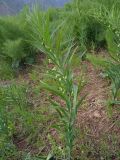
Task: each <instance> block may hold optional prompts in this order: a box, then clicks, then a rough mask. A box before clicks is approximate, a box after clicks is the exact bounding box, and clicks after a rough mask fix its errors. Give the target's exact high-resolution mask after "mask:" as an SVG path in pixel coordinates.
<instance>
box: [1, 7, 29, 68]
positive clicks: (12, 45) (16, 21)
mask: <svg viewBox="0 0 120 160" xmlns="http://www.w3.org/2000/svg"><path fill="white" fill-rule="evenodd" d="M27 12H28V10H27V9H24V10H23V11H22V13H20V14H19V15H16V16H8V17H0V57H1V58H3V57H4V59H6V61H7V62H8V63H9V64H11V66H12V68H18V67H19V65H20V63H21V62H24V61H25V59H26V57H29V56H30V55H31V52H32V48H31V46H30V45H29V43H28V42H27V39H28V38H27V36H28V34H27V24H26V15H27Z"/></svg>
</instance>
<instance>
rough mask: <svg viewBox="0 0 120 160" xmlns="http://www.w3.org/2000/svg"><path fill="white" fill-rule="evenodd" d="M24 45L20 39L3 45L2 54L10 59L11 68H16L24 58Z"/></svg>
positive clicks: (8, 41)
mask: <svg viewBox="0 0 120 160" xmlns="http://www.w3.org/2000/svg"><path fill="white" fill-rule="evenodd" d="M23 46H24V44H23V41H22V39H17V40H14V41H12V40H7V41H5V43H4V44H3V53H4V55H5V56H7V57H9V58H11V60H12V66H13V68H18V66H19V63H20V61H21V59H23V58H24V57H25V51H24V47H23Z"/></svg>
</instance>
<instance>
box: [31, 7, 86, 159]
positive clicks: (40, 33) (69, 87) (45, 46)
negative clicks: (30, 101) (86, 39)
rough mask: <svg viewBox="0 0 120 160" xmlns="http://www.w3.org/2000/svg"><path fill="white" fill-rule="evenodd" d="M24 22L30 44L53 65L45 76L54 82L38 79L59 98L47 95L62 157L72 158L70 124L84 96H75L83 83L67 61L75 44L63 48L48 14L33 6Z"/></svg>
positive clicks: (72, 138)
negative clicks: (54, 114)
mask: <svg viewBox="0 0 120 160" xmlns="http://www.w3.org/2000/svg"><path fill="white" fill-rule="evenodd" d="M43 19H44V21H43ZM28 22H29V23H30V27H31V28H30V29H31V31H32V32H31V37H32V44H33V45H34V46H35V47H36V48H37V49H39V50H40V51H42V52H43V53H45V54H46V56H47V57H48V59H49V60H50V62H51V63H52V64H53V65H54V68H53V69H50V70H48V73H46V75H47V78H48V79H49V80H50V79H51V80H52V82H54V83H53V84H52V85H51V84H49V81H47V82H43V81H41V84H42V87H43V88H44V89H46V90H48V91H49V92H51V93H52V94H54V95H56V96H57V97H59V99H60V101H61V103H60V102H57V101H56V100H51V99H50V102H51V104H52V106H53V108H54V109H55V110H56V111H57V112H58V114H59V120H60V123H59V124H58V125H57V126H56V128H57V129H58V130H59V131H61V127H62V128H63V131H64V136H65V142H66V143H65V144H66V150H67V151H66V159H69V160H70V159H71V158H72V148H73V142H74V136H75V134H74V125H75V120H76V116H77V111H78V108H79V106H80V105H81V103H82V101H83V99H84V97H81V98H80V100H78V99H79V98H78V96H79V92H80V91H81V88H82V85H83V84H82V83H81V82H80V84H79V85H77V84H76V83H75V82H74V76H73V72H72V70H71V61H72V58H73V56H74V53H75V52H76V48H75V49H74V45H73V46H71V47H67V49H64V48H63V47H62V44H63V42H64V39H63V32H62V31H61V30H60V29H58V30H55V31H54V30H53V33H51V25H50V23H49V15H48V14H45V13H44V14H43V13H40V12H39V11H38V10H34V11H33V13H31V15H30V16H29V17H28ZM43 26H44V27H43ZM51 35H52V36H51ZM56 40H57V41H56ZM51 41H52V43H51Z"/></svg>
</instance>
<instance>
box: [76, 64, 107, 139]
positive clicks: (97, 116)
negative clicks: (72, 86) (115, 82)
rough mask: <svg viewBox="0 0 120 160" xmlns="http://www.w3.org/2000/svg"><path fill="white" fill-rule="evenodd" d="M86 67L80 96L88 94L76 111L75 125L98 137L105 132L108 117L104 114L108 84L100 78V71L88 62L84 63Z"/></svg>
mask: <svg viewBox="0 0 120 160" xmlns="http://www.w3.org/2000/svg"><path fill="white" fill-rule="evenodd" d="M83 65H86V66H87V70H86V75H85V77H86V78H87V84H86V86H85V88H84V90H83V93H82V94H86V93H87V94H88V95H87V97H86V104H85V106H84V107H83V108H81V109H80V110H79V111H78V119H77V124H78V126H79V127H81V126H83V127H86V128H89V129H90V134H92V135H94V136H96V137H98V136H99V134H100V132H103V130H105V128H106V125H108V124H107V122H108V116H107V113H106V108H105V107H106V104H105V102H106V100H107V97H108V93H109V92H108V84H107V82H106V81H105V79H103V78H102V77H100V71H99V70H96V69H95V68H94V66H93V65H92V64H91V63H90V62H84V63H83Z"/></svg>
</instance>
